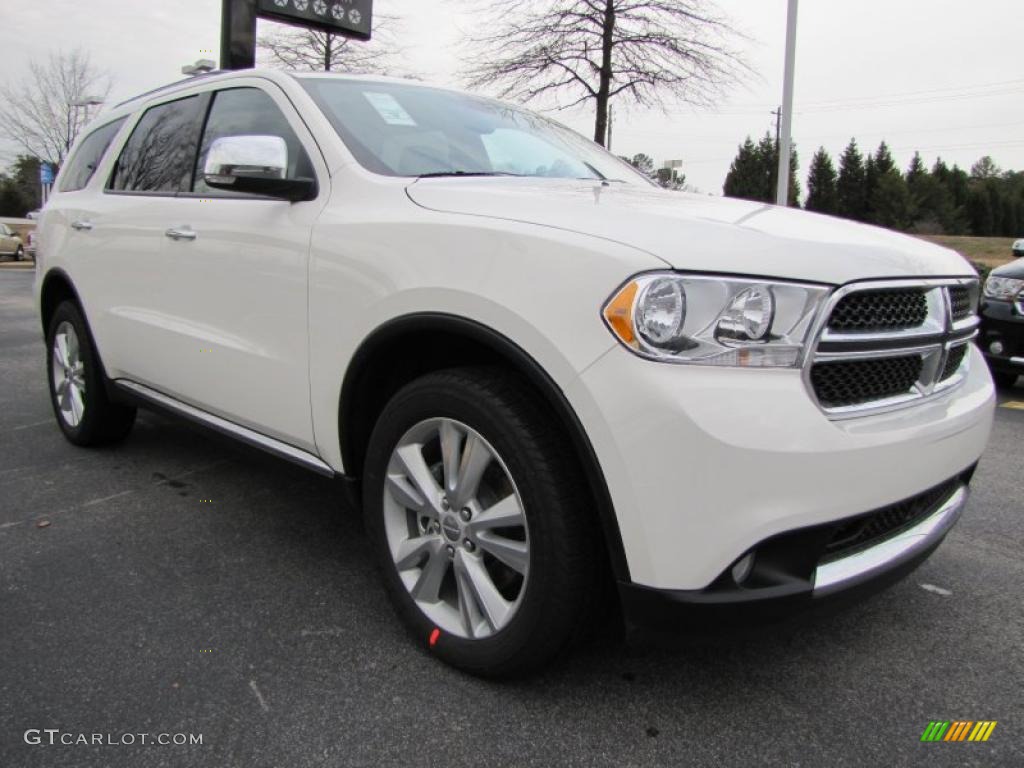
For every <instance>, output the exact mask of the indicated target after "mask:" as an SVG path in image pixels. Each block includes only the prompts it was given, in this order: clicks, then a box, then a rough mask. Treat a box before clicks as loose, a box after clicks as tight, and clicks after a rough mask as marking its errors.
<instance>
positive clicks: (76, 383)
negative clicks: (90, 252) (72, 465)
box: [46, 301, 135, 446]
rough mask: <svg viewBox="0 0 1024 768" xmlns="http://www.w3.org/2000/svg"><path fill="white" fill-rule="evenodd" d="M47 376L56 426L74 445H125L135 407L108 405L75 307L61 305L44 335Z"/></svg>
mask: <svg viewBox="0 0 1024 768" xmlns="http://www.w3.org/2000/svg"><path fill="white" fill-rule="evenodd" d="M46 348H47V355H46V373H47V377H46V378H47V380H48V382H49V384H50V404H51V405H52V406H53V413H54V416H56V418H57V425H58V426H59V427H60V429H61V432H63V433H64V437H66V438H67V439H68V440H69V441H70V442H72V443H74V444H75V445H83V446H84V445H104V444H106V443H113V442H117V441H119V440H123V439H124V438H125V437H127V435H128V433H129V432H131V429H132V425H133V424H134V423H135V408H132V407H129V406H125V405H121V404H119V403H114V402H111V401H110V399H109V398H108V397H107V390H106V381H105V377H104V374H103V369H102V366H101V365H100V362H99V355H98V354H97V353H96V346H95V344H94V342H93V339H92V334H90V333H89V326H88V325H87V324H86V322H85V318H84V317H83V315H82V312H81V310H80V309H79V307H78V305H77V304H75V303H74V302H72V301H64V302H62V303H61V304H59V305H58V306H57V309H56V311H55V312H54V313H53V317H51V318H50V327H49V331H48V332H47V334H46Z"/></svg>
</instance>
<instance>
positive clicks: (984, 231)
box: [967, 184, 994, 237]
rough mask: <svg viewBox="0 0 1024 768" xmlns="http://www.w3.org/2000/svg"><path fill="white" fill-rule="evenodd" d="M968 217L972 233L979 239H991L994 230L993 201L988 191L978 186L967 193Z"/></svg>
mask: <svg viewBox="0 0 1024 768" xmlns="http://www.w3.org/2000/svg"><path fill="white" fill-rule="evenodd" d="M967 216H968V219H969V221H970V225H971V232H972V233H973V234H974V235H976V236H977V237H990V236H991V235H992V229H993V225H994V222H993V217H992V201H991V199H990V198H989V196H988V190H986V189H985V187H984V186H982V185H980V184H978V185H974V186H972V187H971V189H970V191H969V192H968V193H967Z"/></svg>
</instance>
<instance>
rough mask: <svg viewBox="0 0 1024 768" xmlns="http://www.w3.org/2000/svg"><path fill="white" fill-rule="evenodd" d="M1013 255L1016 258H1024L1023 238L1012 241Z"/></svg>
mask: <svg viewBox="0 0 1024 768" xmlns="http://www.w3.org/2000/svg"><path fill="white" fill-rule="evenodd" d="M1013 255H1014V256H1016V257H1017V258H1020V257H1021V256H1024V238H1021V239H1020V240H1014V241H1013Z"/></svg>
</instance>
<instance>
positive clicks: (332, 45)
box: [259, 13, 401, 75]
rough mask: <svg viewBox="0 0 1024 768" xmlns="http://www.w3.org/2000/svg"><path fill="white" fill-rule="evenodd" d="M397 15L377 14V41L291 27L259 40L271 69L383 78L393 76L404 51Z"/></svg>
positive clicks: (278, 28) (275, 29) (276, 28)
mask: <svg viewBox="0 0 1024 768" xmlns="http://www.w3.org/2000/svg"><path fill="white" fill-rule="evenodd" d="M396 24H397V19H396V17H394V16H388V15H387V14H380V13H377V14H374V17H373V27H374V29H373V39H372V40H370V41H369V42H364V41H362V40H352V39H350V38H347V37H343V36H342V35H336V34H333V33H331V32H322V31H320V30H317V29H301V28H296V27H289V26H288V25H285V24H281V25H274V26H275V28H274V30H273V31H272V32H270V33H269V34H267V35H263V36H261V37H260V39H259V44H260V47H261V48H263V49H264V51H265V56H264V57H263V58H264V60H265V61H266V63H267V64H269V65H271V66H274V65H276V66H282V67H284V68H286V69H293V70H298V71H318V70H319V71H323V72H332V71H334V72H352V73H355V74H376V75H383V74H389V73H393V72H394V71H395V70H396V69H397V68H398V65H397V61H398V57H399V55H400V53H401V51H400V50H399V48H398V45H397V43H396V41H395V37H394V34H393V31H394V28H395V26H396Z"/></svg>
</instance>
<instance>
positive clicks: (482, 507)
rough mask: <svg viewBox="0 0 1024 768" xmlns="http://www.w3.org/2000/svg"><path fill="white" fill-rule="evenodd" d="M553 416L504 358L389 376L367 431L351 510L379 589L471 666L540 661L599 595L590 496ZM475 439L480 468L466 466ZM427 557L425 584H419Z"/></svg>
mask: <svg viewBox="0 0 1024 768" xmlns="http://www.w3.org/2000/svg"><path fill="white" fill-rule="evenodd" d="M556 424H557V420H556V419H555V418H554V417H553V416H552V415H550V414H549V413H548V411H547V408H546V407H545V405H544V404H543V403H542V402H541V401H540V400H539V399H538V398H536V397H534V396H533V395H532V393H531V391H530V389H529V387H528V385H527V384H526V383H525V382H522V381H520V380H519V379H518V378H517V377H516V376H514V375H512V374H510V373H509V372H507V371H502V370H498V369H492V368H457V369H451V370H446V371H441V372H437V373H432V374H428V375H425V376H423V377H422V378H420V379H417V380H415V381H413V382H412V383H410V384H408V385H407V386H405V387H404V388H403V389H401V390H400V391H399V392H398V393H397V394H396V395H395V396H394V397H393V398H392V399H391V401H390V402H389V403H388V405H387V406H386V407H385V409H384V411H383V414H382V415H381V417H380V419H379V420H378V422H377V425H376V427H375V428H374V430H373V434H372V436H371V438H370V443H369V447H368V450H367V455H366V462H365V471H364V478H363V479H364V482H363V495H364V503H363V510H364V515H365V517H366V528H367V531H368V533H369V536H370V539H371V542H372V546H373V549H374V552H375V555H376V557H377V560H378V563H379V565H380V567H381V570H382V572H383V577H384V582H385V585H386V587H387V590H388V593H389V596H390V598H391V600H392V602H393V604H394V606H395V609H396V611H397V612H398V614H399V616H400V617H401V619H402V621H403V623H404V624H405V626H406V628H407V629H408V630H409V632H410V633H411V634H412V636H413V638H414V639H415V640H416V641H417V642H418V643H421V644H422V645H423V647H425V648H427V649H428V650H429V651H430V652H431V653H433V654H435V655H436V656H438V657H439V658H441V659H442V660H443V661H445V662H446V663H448V664H451V665H452V666H454V667H458V668H459V669H462V670H465V671H467V672H470V673H472V674H476V675H481V676H486V677H493V678H506V677H517V676H522V675H525V674H529V673H531V672H534V671H536V670H537V669H539V668H541V667H543V666H544V665H545V664H547V663H549V662H550V661H552V660H553V659H554V658H556V657H558V656H559V655H560V654H561V653H562V652H564V651H565V650H566V649H567V648H568V647H569V646H570V645H571V641H572V640H574V639H575V638H576V637H578V636H580V635H582V634H583V631H584V630H585V628H587V627H588V626H589V620H590V618H591V616H592V614H593V610H594V607H595V603H596V602H597V600H598V599H599V598H600V597H601V596H603V593H602V590H601V589H600V587H601V582H600V573H601V570H600V558H601V557H602V556H603V553H602V550H601V548H600V546H599V539H598V538H597V535H596V534H595V531H596V524H595V521H594V520H592V519H591V516H590V513H589V510H590V509H591V508H592V504H590V503H589V502H588V491H587V488H586V485H585V483H584V482H583V478H582V476H581V472H580V470H579V467H578V462H576V461H575V460H574V459H573V454H572V448H571V446H570V445H569V444H568V442H567V441H566V439H565V437H564V435H563V433H562V432H561V431H560V430H559V429H558V428H557V427H556ZM445 440H447V442H444V441H445ZM471 444H472V445H471ZM445 446H451V447H452V449H451V450H450V451H448V449H447V448H446V447H445ZM399 449H402V450H401V452H399ZM481 449H482V450H484V451H485V453H484V455H485V456H486V457H487V458H485V459H483V460H482V461H483V462H486V463H485V464H483V466H484V467H485V469H480V470H479V471H477V472H474V471H472V467H473V465H474V464H475V462H474V461H473V460H472V458H469V457H474V456H479V455H480V454H479V453H477V452H478V451H479V450H481ZM410 451H411V452H410ZM446 456H449V457H454V458H452V459H451V460H450V461H449V462H446V461H445V457H446ZM446 463H447V464H448V465H449V467H450V470H446V468H445V465H446ZM415 466H418V467H419V469H420V470H421V471H420V472H419V473H417V472H416V471H415V468H414V467H415ZM413 478H417V479H415V480H414V479H413ZM450 478H454V480H451V479H450ZM464 478H479V479H478V480H477V481H476V483H475V484H474V481H473V480H465V482H464V481H463V480H464ZM503 478H504V479H503ZM453 486H454V488H455V489H454V490H453ZM459 486H462V488H461V490H460V488H459ZM471 486H472V488H473V490H472V493H473V495H472V497H471V501H470V502H465V498H466V496H467V495H468V494H469V493H470V490H469V489H470V487H471ZM492 488H498V489H499V490H497V491H493V490H491V489H492ZM410 490H412V493H411V494H410V493H409V491H410ZM431 495H432V496H433V497H434V498H433V502H431V501H429V500H428V499H427V498H426V497H427V496H431ZM517 502H518V504H517ZM499 508H500V509H501V520H502V526H501V527H498V526H496V525H494V520H495V515H497V514H498V513H496V512H495V511H494V510H496V509H499ZM509 509H511V510H517V511H513V512H512V513H511V514H510V515H509V516H508V517H506V516H505V515H506V514H507V513H506V510H509ZM462 515H464V517H463V516H462ZM517 515H518V516H517ZM460 521H461V522H460ZM474 526H480V527H479V528H476V527H474ZM517 526H518V527H517ZM480 531H482V533H480ZM478 536H479V538H478ZM506 536H508V537H510V538H504V537H506ZM495 537H496V538H497V543H498V544H499V545H500V546H499V547H496V546H495V543H496V542H495ZM419 549H421V550H422V551H419V552H418V554H416V553H414V554H413V555H412V556H411V557H410V555H409V552H410V550H417V551H418V550H419ZM510 549H511V550H515V556H514V557H512V556H510V555H509V550H510ZM523 550H525V555H524V554H523ZM494 552H498V553H499V555H500V556H501V557H503V558H505V559H496V558H497V556H495V555H494ZM445 555H447V557H446V556H445ZM435 557H437V558H439V559H438V560H436V561H435V560H434V558H435ZM417 558H418V559H417ZM520 558H525V559H520ZM400 563H402V564H403V565H404V567H401V566H400ZM507 563H511V564H512V565H514V566H515V567H516V569H518V570H514V569H513V568H512V567H511V566H510V565H507ZM400 567H401V570H400ZM434 567H436V568H437V569H438V570H437V571H436V574H437V578H436V584H437V585H438V586H437V588H436V589H433V590H430V589H429V588H428V589H421V587H422V586H423V582H424V581H430V576H429V575H428V571H432V569H433V568H434ZM485 569H486V570H485ZM481 574H483V577H482V576H481ZM492 588H493V589H495V590H498V591H500V593H501V597H502V599H501V600H495V599H494V595H495V594H497V592H495V591H491V590H492ZM431 592H432V593H433V594H431ZM414 593H415V594H416V595H417V597H414V596H413V595H414ZM489 598H490V599H489ZM495 605H496V606H497V607H496V608H495ZM510 606H511V608H510ZM428 614H430V615H428ZM495 617H497V618H495ZM442 625H443V626H442Z"/></svg>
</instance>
